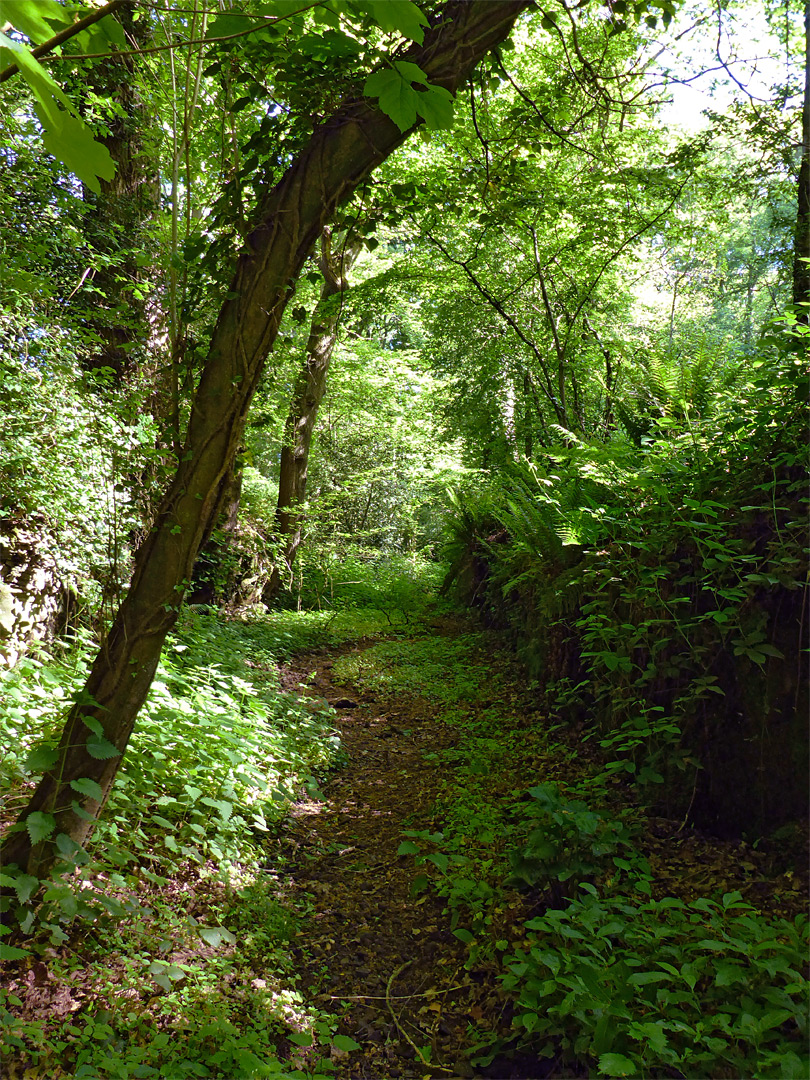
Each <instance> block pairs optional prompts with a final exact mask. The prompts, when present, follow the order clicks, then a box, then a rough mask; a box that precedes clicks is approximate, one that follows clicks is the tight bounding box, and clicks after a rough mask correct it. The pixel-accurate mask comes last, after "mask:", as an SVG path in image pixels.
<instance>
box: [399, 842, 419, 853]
mask: <svg viewBox="0 0 810 1080" xmlns="http://www.w3.org/2000/svg"><path fill="white" fill-rule="evenodd" d="M418 854H419V845H418V844H415V843H414V842H413V840H403V841H402V843H401V844H400V845H399V847H398V848H397V855H418Z"/></svg>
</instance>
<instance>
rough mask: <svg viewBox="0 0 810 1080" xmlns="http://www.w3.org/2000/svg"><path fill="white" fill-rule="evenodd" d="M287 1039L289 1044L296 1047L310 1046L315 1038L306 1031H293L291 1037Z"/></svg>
mask: <svg viewBox="0 0 810 1080" xmlns="http://www.w3.org/2000/svg"><path fill="white" fill-rule="evenodd" d="M287 1038H288V1039H289V1040H290V1042H291V1043H295V1045H296V1046H312V1044H313V1043H314V1042H315V1038H314V1036H313V1035H311V1034H310V1033H309V1032H308V1031H294V1032H293V1033H292V1035H288V1036H287Z"/></svg>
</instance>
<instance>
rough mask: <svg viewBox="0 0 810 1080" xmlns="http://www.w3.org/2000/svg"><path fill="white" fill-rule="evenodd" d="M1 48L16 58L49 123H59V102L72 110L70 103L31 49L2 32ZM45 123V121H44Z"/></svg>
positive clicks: (0, 38) (15, 60)
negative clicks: (32, 53)
mask: <svg viewBox="0 0 810 1080" xmlns="http://www.w3.org/2000/svg"><path fill="white" fill-rule="evenodd" d="M0 47H2V48H4V49H8V50H9V51H10V52H11V53H12V54H13V56H14V63H15V64H16V65H17V67H18V68H19V69H20V74H21V75H22V77H23V78H24V79H25V81H26V82H27V83H28V85H29V86H30V87H31V90H32V91H33V93H34V96H35V97H36V99H37V103H38V105H39V107H40V108H41V109H42V110H43V111H44V113H45V115H46V116H47V117H48V118H49V121H50V122H51V123H53V124H58V123H59V117H60V116H61V115H62V113H61V110H60V109H59V107H58V105H57V101H58V102H60V103H61V104H62V105H64V106H65V107H66V108H70V102H69V101H68V99H67V97H65V94H64V93H63V91H62V90H61V88H60V86H59V84H58V83H56V82H55V81H54V80H53V79H52V78H51V76H50V75H49V74H48V72H47V71H46V70H45V68H44V67H43V66H42V65H41V64H40V63H39V62H38V61H37V60H35V59H34V57H33V56H32V55H31V52H30V50H29V49H27V48H26V46H25V45H23V44H22V43H21V42H19V41H14V40H13V38H10V37H9V36H8V35H7V34H4V33H3V31H2V30H0ZM43 123H44V121H43Z"/></svg>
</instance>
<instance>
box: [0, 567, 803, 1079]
mask: <svg viewBox="0 0 810 1080" xmlns="http://www.w3.org/2000/svg"><path fill="white" fill-rule="evenodd" d="M423 571H424V572H423V573H420V570H419V565H418V564H417V563H416V562H410V563H408V564H405V563H404V562H401V563H400V564H399V565H398V566H396V567H394V568H391V566H390V565H389V567H388V569H387V571H386V572H385V573H382V572H381V563H380V561H379V559H369V560H363V559H362V558H358V559H357V560H356V562H355V563H354V565H353V566H352V574H351V576H350V577H349V578H347V579H346V581H345V582H344V583H337V584H336V587H334V588H332V589H326V588H324V586H323V583H321V585H319V586H318V587H317V588H316V589H315V600H316V603H320V605H321V608H322V610H320V611H318V610H316V611H291V612H277V613H274V614H272V615H269V616H258V617H257V616H253V617H251V616H246V617H244V616H243V617H241V618H238V619H229V620H226V619H224V618H222V617H221V616H219V615H217V614H214V613H213V612H208V611H204V610H192V609H190V610H188V611H187V612H186V613H185V615H184V618H183V619H182V620H181V623H180V625H179V627H178V631H177V633H176V635H175V637H174V638H173V639H172V643H171V646H170V648H169V649H168V650H167V651H166V654H165V658H164V661H163V663H162V667H161V671H160V673H159V675H158V678H157V680H156V683H155V686H154V688H153V692H152V695H151V696H150V699H149V703H148V705H147V707H146V709H145V711H144V714H143V717H142V720H141V723H140V725H139V730H138V734H137V737H136V741H135V742H134V743H133V746H132V752H131V754H130V755H129V756H128V759H127V763H126V765H125V767H124V769H123V770H122V773H121V776H120V779H119V780H118V781H117V784H116V789H115V792H114V794H113V797H112V799H111V801H110V804H109V806H108V809H107V812H106V814H105V818H104V822H103V824H101V825H99V827H98V828H97V831H96V833H95V835H94V838H93V842H92V843H91V844H90V846H89V847H88V850H87V853H86V856H84V857H83V858H82V860H81V865H80V866H79V867H78V869H77V870H76V871H75V873H74V874H73V875H72V876H70V877H63V878H61V879H58V880H55V881H54V882H53V884H52V886H51V887H50V888H49V889H48V890H47V892H46V893H45V896H44V899H43V901H42V902H41V903H38V904H36V905H35V904H33V903H31V899H32V894H33V889H34V886H35V882H34V881H33V880H31V881H28V880H26V878H25V876H24V875H18V874H12V875H10V876H9V878H8V880H5V879H4V883H5V884H7V885H9V884H10V885H11V886H12V887H13V889H14V890H15V902H14V904H13V915H14V916H15V918H16V920H17V921H18V924H20V923H21V924H22V928H23V929H24V930H25V931H26V933H27V934H28V938H27V940H25V941H23V939H22V938H21V937H20V935H19V934H17V935H12V936H11V937H7V938H6V940H5V942H4V943H3V952H4V958H5V960H6V961H7V963H6V966H5V975H6V989H4V990H3V1001H2V1007H3V1014H2V1016H3V1032H4V1033H3V1051H4V1054H5V1056H6V1061H7V1062H9V1063H10V1065H9V1069H10V1071H9V1075H11V1076H12V1077H14V1076H30V1077H44V1076H54V1077H59V1076H76V1077H105V1078H106V1077H111V1078H113V1077H114V1078H118V1077H121V1078H129V1077H152V1076H153V1077H157V1076H161V1077H164V1076H165V1077H175V1076H177V1077H183V1076H200V1077H222V1078H226V1077H235V1076H239V1077H242V1076H245V1077H247V1076H262V1075H266V1076H272V1075H278V1076H290V1077H321V1076H326V1075H329V1074H330V1073H331V1072H333V1071H334V1070H335V1068H336V1063H338V1066H339V1068H345V1066H343V1065H342V1064H341V1063H342V1061H343V1060H344V1059H345V1058H346V1055H348V1056H349V1059H351V1058H352V1057H353V1056H354V1055H355V1054H357V1055H362V1053H363V1047H362V1043H361V1041H360V1036H359V1033H355V1034H356V1035H358V1038H354V1037H352V1036H349V1035H346V1034H342V1033H338V1025H339V1022H340V1016H339V1014H338V1013H333V1012H328V1011H325V1010H324V1009H323V1008H321V1007H319V1006H317V1005H316V1004H315V1003H314V1001H313V1000H310V999H309V998H308V995H307V991H306V986H305V985H304V984H303V982H302V980H301V970H300V968H301V965H300V964H299V963H298V962H297V961H296V960H295V959H294V957H295V956H296V951H295V950H296V949H298V948H300V947H301V946H302V945H303V946H304V948H305V939H306V934H307V927H308V920H309V919H310V918H311V915H312V906H311V905H312V904H314V903H317V900H316V899H315V898H313V899H312V900H311V901H310V900H305V901H302V900H300V898H299V899H296V900H294V899H292V893H291V892H290V888H289V878H288V869H289V868H288V867H287V866H286V865H285V863H284V860H283V858H282V857H281V856H280V855H279V854H278V849H277V847H276V846H275V845H274V837H276V836H277V835H278V831H279V829H281V828H282V827H283V820H284V816H285V814H286V812H287V810H288V808H289V806H290V804H291V802H292V801H293V800H295V799H297V798H300V797H306V798H307V799H315V800H317V799H318V798H319V797H320V784H321V783H322V781H323V779H324V777H326V776H327V774H328V773H329V771H330V770H332V769H335V768H339V767H340V766H341V763H342V759H341V750H340V745H339V741H338V739H337V737H336V735H335V732H334V730H333V726H332V720H333V714H332V712H331V710H330V709H329V708H328V706H326V704H325V703H324V702H323V701H319V700H317V699H313V698H308V697H307V696H306V693H305V692H304V696H299V695H298V694H291V693H289V692H285V691H283V690H282V689H281V686H280V683H279V678H278V667H277V662H278V660H279V659H280V658H282V657H284V656H286V655H290V654H293V653H296V652H301V651H302V650H303V651H305V652H306V653H307V655H310V654H312V653H313V652H314V651H317V650H318V649H319V648H322V647H325V646H335V645H339V644H340V643H341V642H349V641H352V642H358V641H359V642H361V643H362V645H363V648H362V650H361V651H352V652H350V653H347V654H346V655H345V656H343V657H342V658H340V659H339V660H338V661H337V663H336V664H335V678H336V679H337V680H338V681H343V682H344V683H345V684H346V685H348V686H354V687H358V688H360V689H364V690H370V691H372V692H374V693H378V694H380V695H383V696H388V697H394V698H399V699H400V700H407V699H408V697H409V696H412V695H417V694H418V695H419V697H420V698H421V699H425V700H427V701H428V702H430V703H431V705H432V708H433V711H434V714H435V721H436V722H437V723H438V724H440V725H442V727H443V728H449V729H450V730H452V731H453V732H454V737H453V739H452V745H450V746H449V747H448V746H447V745H446V743H445V748H444V749H437V750H436V751H434V752H431V753H428V754H427V756H426V759H425V762H424V767H425V769H426V770H431V769H440V770H441V771H442V776H443V777H444V778H445V779H444V780H443V782H442V787H441V792H440V795H439V797H438V799H437V802H436V805H435V807H434V813H433V818H434V820H435V822H436V824H435V826H434V827H432V828H431V829H430V830H428V831H425V830H419V829H406V830H405V831H404V833H403V836H402V842H401V844H400V848H399V855H400V857H402V858H405V859H408V860H412V863H413V875H414V876H413V887H412V892H413V895H414V897H415V898H418V896H419V895H420V894H421V893H423V892H425V891H432V892H434V893H437V894H438V895H439V896H440V897H441V898H443V900H444V902H445V904H446V917H447V925H448V928H449V929H450V930H451V932H452V933H453V934H454V935H455V936H456V938H457V939H459V940H460V941H461V942H462V943H463V944H464V945H465V947H466V949H467V968H468V970H469V972H470V975H471V977H474V978H476V979H479V980H480V979H482V978H483V979H485V980H489V981H490V982H491V984H492V987H493V1000H494V1001H495V1002H496V1003H497V1008H496V1009H495V1010H494V1011H493V1015H492V1016H491V1017H489V1018H487V1017H482V1018H478V1020H477V1022H476V1023H475V1024H474V1025H472V1024H471V1027H470V1032H469V1047H468V1055H469V1061H470V1066H469V1067H470V1068H471V1069H472V1070H473V1072H475V1073H477V1074H479V1075H482V1076H486V1075H494V1074H493V1073H492V1072H491V1071H488V1070H491V1069H492V1068H494V1067H498V1065H499V1063H500V1064H501V1065H502V1064H503V1063H504V1062H509V1061H510V1060H514V1061H515V1062H518V1064H516V1065H515V1066H514V1067H515V1068H518V1069H519V1068H520V1067H521V1066H520V1064H519V1063H520V1062H526V1061H534V1062H536V1063H537V1064H536V1066H533V1067H534V1068H538V1069H542V1070H543V1071H542V1072H539V1073H536V1075H551V1076H581V1075H586V1074H587V1075H593V1076H602V1077H621V1076H639V1077H659V1076H672V1077H703V1076H717V1077H723V1076H729V1075H740V1076H749V1075H750V1076H762V1077H767V1076H795V1077H800V1076H804V1075H806V1074H807V1071H808V1060H807V1057H806V1053H805V1049H806V1036H807V1033H806V1016H807V1005H808V981H807V971H806V955H807V919H806V917H805V916H804V915H803V914H797V910H798V911H800V909H801V895H800V892H799V891H797V888H798V886H797V885H796V883H795V880H794V873H795V871H796V870H797V868H795V867H792V866H791V865H790V860H789V859H787V861H785V860H783V862H784V865H776V863H774V862H773V861H768V860H766V859H764V858H762V857H761V856H760V854H759V853H758V852H757V851H756V850H755V848H756V844H754V845H753V846H752V845H751V844H742V845H737V844H734V845H727V846H726V848H725V849H723V850H724V852H725V854H724V855H723V856H722V857H721V855H720V854H719V850H720V849H718V848H716V847H712V846H711V844H709V845H708V846H705V845H704V846H700V844H701V843H702V841H700V838H699V837H698V839H697V841H696V843H697V844H698V847H697V848H693V849H692V851H693V855H692V858H694V860H695V862H696V863H698V864H699V865H700V864H704V863H705V862H707V861H711V860H714V865H713V867H712V873H711V874H710V877H709V880H708V882H707V881H706V880H705V879H704V880H703V882H702V884H699V885H696V884H695V879H694V876H693V875H691V874H690V873H689V872H687V873H684V872H683V864H681V865H679V864H678V863H677V860H676V859H675V858H674V854H673V853H674V852H675V851H679V850H681V844H682V843H684V844H685V843H686V835H684V836H683V838H682V837H681V834H680V833H679V831H678V830H679V828H680V827H681V824H680V823H678V822H673V823H672V824H671V825H669V826H665V827H664V828H663V833H662V832H661V825H660V822H659V823H658V825H657V826H656V821H658V819H656V818H654V817H651V816H650V815H649V813H648V811H647V810H646V809H645V808H644V803H645V799H644V798H643V795H644V790H645V785H644V784H643V783H642V784H641V785H640V786H639V785H634V784H633V780H634V779H635V777H634V775H633V774H631V773H630V771H628V770H627V769H626V768H625V767H623V766H622V767H619V768H617V766H616V763H617V762H624V761H626V760H627V758H626V753H625V748H624V747H622V746H620V747H618V749H617V748H616V747H614V745H613V744H611V743H610V741H609V740H608V739H604V738H602V739H590V740H584V741H583V735H584V734H587V730H586V729H585V728H584V727H583V724H582V722H581V718H579V717H578V713H577V711H576V710H573V712H572V714H571V715H572V716H573V717H574V720H573V722H572V723H570V724H569V723H566V717H565V715H564V713H563V712H562V711H561V707H560V705H559V702H558V703H557V707H556V709H554V710H551V711H550V710H549V709H548V707H547V706H548V700H547V699H544V697H543V695H542V693H541V688H540V686H539V684H538V683H537V682H533V681H532V680H531V679H527V678H526V676H525V674H521V670H524V671H525V669H520V668H517V667H516V666H515V664H514V661H513V660H510V659H508V658H506V657H505V655H504V654H501V653H499V651H498V639H497V638H496V637H493V636H492V634H491V633H489V634H484V633H482V632H481V631H479V630H476V629H474V628H472V627H468V628H466V629H464V630H463V631H462V632H461V633H458V632H457V631H454V632H453V633H452V634H448V633H446V632H445V633H441V632H438V631H437V630H436V629H434V628H433V627H432V626H431V625H430V620H429V619H428V614H429V613H428V610H427V608H426V597H427V596H428V595H429V593H430V590H431V587H433V588H435V584H436V579H437V577H438V572H439V567H438V566H437V565H436V564H427V565H424V564H423ZM386 574H387V575H388V577H390V578H391V579H392V580H394V579H395V588H393V589H392V590H391V593H390V594H387V593H386V591H385V589H384V588H383V587H382V584H383V583H384V582H385V579H386ZM334 584H335V583H333V585H334ZM301 599H302V600H306V599H307V598H306V597H303V598H301ZM434 610H435V609H434ZM434 621H435V620H434ZM88 651H89V642H83V641H82V640H81V639H79V640H77V641H75V642H73V643H72V646H71V647H70V648H69V649H67V650H66V651H65V652H64V653H56V652H51V653H50V654H48V653H45V652H40V653H39V654H31V655H30V656H29V657H28V658H27V659H26V660H25V661H23V662H22V664H20V665H18V666H17V667H16V668H15V669H14V670H13V671H11V672H9V673H6V674H5V675H4V688H3V695H2V699H3V702H4V704H3V710H2V714H1V715H0V723H1V724H2V728H3V745H4V748H5V749H4V754H5V756H4V760H3V771H2V776H3V780H2V782H3V785H4V803H5V805H6V806H7V808H8V812H9V813H10V814H11V813H13V810H14V807H15V806H16V805H18V804H19V803H20V802H22V800H23V799H24V797H25V795H26V792H27V791H28V790H29V789H30V786H31V785H32V783H33V782H34V779H35V776H36V773H37V769H38V768H42V767H43V762H44V761H46V760H48V754H49V752H50V748H51V746H52V739H53V737H54V735H55V733H56V731H57V730H58V720H59V712H60V709H61V708H62V705H63V702H64V700H65V699H67V698H69V696H70V693H71V692H72V691H74V690H76V689H78V687H80V685H81V681H82V674H83V670H84V665H85V663H86V656H87V654H88ZM192 736H193V737H192ZM640 764H641V762H640ZM641 767H644V766H643V764H641ZM392 780H393V778H392ZM656 828H658V834H659V836H661V835H663V836H664V837H665V838H666V839H665V840H664V841H663V842H662V841H661V840H660V839H659V840H656V839H655V835H656ZM667 830H668V831H667ZM689 832H690V830H687V835H688V833H689ZM746 861H747V862H746ZM685 862H686V864H688V862H689V856H688V855H687V856H686V859H685ZM741 863H745V864H746V865H747V866H749V867H751V868H752V872H749V871H746V870H740V865H741ZM687 870H688V866H687ZM763 881H764V884H765V888H766V891H767V892H768V893H770V902H769V903H760V902H759V900H758V898H759V897H760V896H761V895H762V892H761V891H758V888H757V886H758V885H761V884H762V883H763ZM415 911H416V912H417V917H418V908H417V909H415ZM515 912H517V913H518V914H519V918H518V919H517V920H515V919H514V914H515ZM506 913H508V915H509V917H508V918H507V917H506ZM21 946H22V947H21ZM362 990H363V988H362V987H358V992H360V993H362ZM496 1014H497V1015H499V1016H500V1020H496ZM504 1016H506V1017H511V1028H509V1026H508V1025H507V1028H506V1029H505V1028H504V1021H503V1017H504ZM417 1068H418V1063H417ZM341 1075H343V1074H342V1073H341ZM347 1075H348V1074H347ZM414 1075H416V1074H414ZM511 1075H518V1073H515V1072H514V1071H513V1072H512V1073H511Z"/></svg>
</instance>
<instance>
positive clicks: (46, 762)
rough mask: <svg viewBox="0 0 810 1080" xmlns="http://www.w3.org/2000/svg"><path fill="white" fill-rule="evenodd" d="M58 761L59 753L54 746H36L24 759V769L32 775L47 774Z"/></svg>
mask: <svg viewBox="0 0 810 1080" xmlns="http://www.w3.org/2000/svg"><path fill="white" fill-rule="evenodd" d="M58 759H59V751H58V750H57V748H56V747H55V746H37V747H35V748H34V749H33V750H32V751H31V753H30V754H29V755H28V757H27V758H26V759H25V768H26V769H28V771H29V772H33V773H41V772H47V771H48V769H52V768H53V767H54V765H55V764H56V762H57V761H58Z"/></svg>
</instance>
